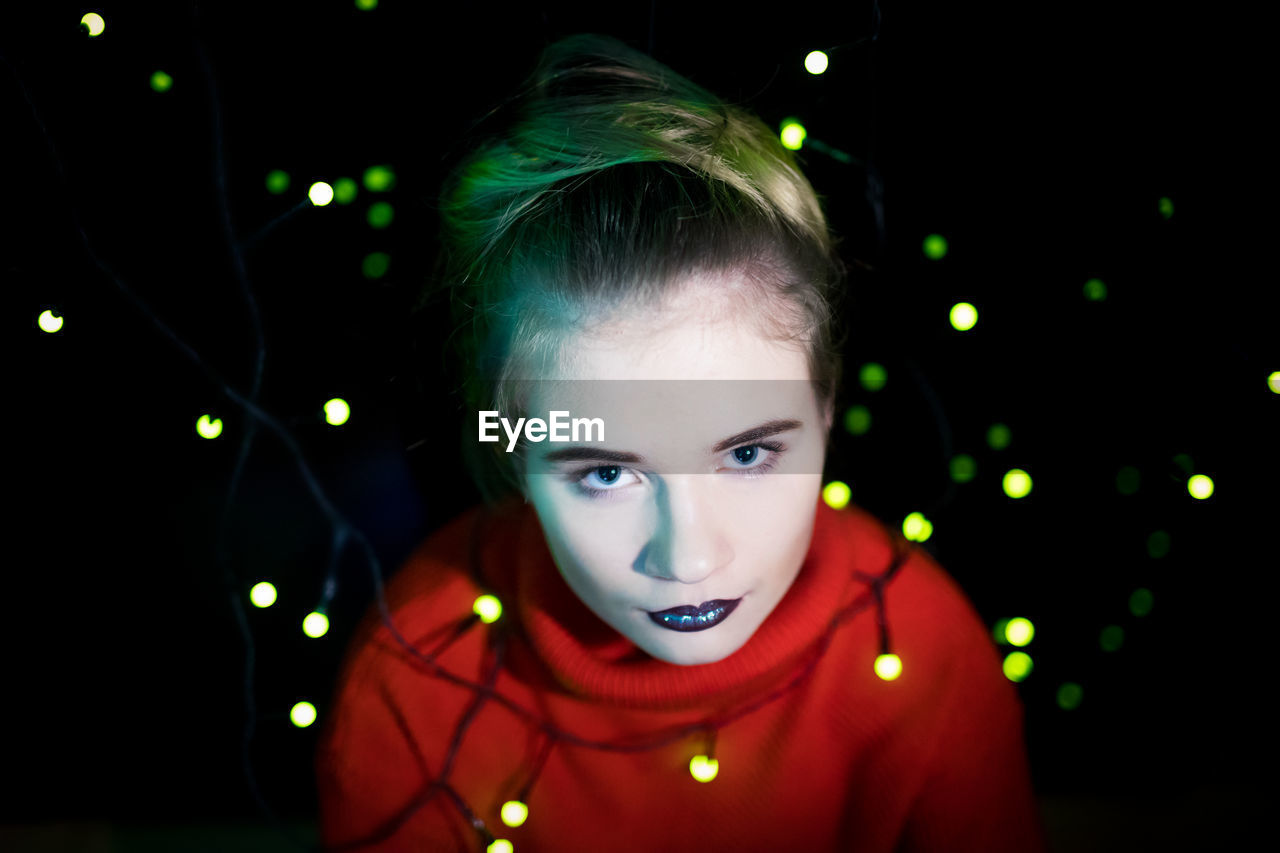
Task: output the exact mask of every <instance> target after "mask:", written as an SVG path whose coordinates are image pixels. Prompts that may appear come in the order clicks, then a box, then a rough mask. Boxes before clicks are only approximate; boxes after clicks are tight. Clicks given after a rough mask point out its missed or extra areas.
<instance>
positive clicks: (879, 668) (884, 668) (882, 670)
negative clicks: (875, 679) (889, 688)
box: [876, 654, 902, 681]
mask: <svg viewBox="0 0 1280 853" xmlns="http://www.w3.org/2000/svg"><path fill="white" fill-rule="evenodd" d="M876 675H878V676H880V677H881V678H883V679H884V680H885V681H893V680H894V679H895V678H897V677H898V676H899V675H902V658H900V657H898V656H897V655H893V654H889V655H880V656H878V657H877V658H876Z"/></svg>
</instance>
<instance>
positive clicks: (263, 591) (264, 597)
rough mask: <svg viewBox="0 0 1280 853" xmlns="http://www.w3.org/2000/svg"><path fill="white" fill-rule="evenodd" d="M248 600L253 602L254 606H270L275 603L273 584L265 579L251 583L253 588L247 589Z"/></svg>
mask: <svg viewBox="0 0 1280 853" xmlns="http://www.w3.org/2000/svg"><path fill="white" fill-rule="evenodd" d="M249 600H250V601H251V602H253V606H254V607H270V606H271V605H273V604H275V603H276V587H275V584H273V583H269V582H267V581H259V582H258V583H255V584H254V585H253V589H251V590H249Z"/></svg>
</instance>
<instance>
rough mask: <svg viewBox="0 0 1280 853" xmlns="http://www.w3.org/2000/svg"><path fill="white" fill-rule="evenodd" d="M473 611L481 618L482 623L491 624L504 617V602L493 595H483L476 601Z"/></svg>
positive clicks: (472, 606) (472, 607)
mask: <svg viewBox="0 0 1280 853" xmlns="http://www.w3.org/2000/svg"><path fill="white" fill-rule="evenodd" d="M471 609H472V610H474V611H475V612H476V615H477V616H479V617H480V621H481V622H484V623H486V624H487V623H490V622H495V621H497V619H498V617H499V616H501V615H502V602H501V601H498V599H497V598H496V597H494V596H492V595H482V596H480V597H479V598H477V599H476V601H475V604H473V605H471Z"/></svg>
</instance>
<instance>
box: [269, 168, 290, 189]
mask: <svg viewBox="0 0 1280 853" xmlns="http://www.w3.org/2000/svg"><path fill="white" fill-rule="evenodd" d="M288 189H289V173H288V172H286V171H285V170H284V169H272V170H271V171H270V172H267V192H269V193H271V194H272V195H280V194H281V193H283V192H285V191H286V190H288Z"/></svg>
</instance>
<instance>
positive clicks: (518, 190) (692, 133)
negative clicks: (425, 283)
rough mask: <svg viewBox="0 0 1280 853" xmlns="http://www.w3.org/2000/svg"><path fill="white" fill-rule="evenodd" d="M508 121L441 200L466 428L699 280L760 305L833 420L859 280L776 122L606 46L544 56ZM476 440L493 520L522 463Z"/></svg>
mask: <svg viewBox="0 0 1280 853" xmlns="http://www.w3.org/2000/svg"><path fill="white" fill-rule="evenodd" d="M504 107H505V108H507V109H506V112H505V120H503V121H501V122H500V127H499V129H497V130H493V131H490V132H487V133H486V134H484V135H483V136H481V137H480V138H479V139H478V140H477V141H475V142H472V143H469V144H468V149H467V151H466V153H465V154H464V155H463V156H462V157H461V158H460V159H459V160H458V161H457V163H456V165H455V166H454V167H453V168H452V169H451V170H450V171H449V172H448V173H447V174H446V175H445V177H444V180H443V183H442V185H441V189H440V197H439V214H440V245H439V255H438V256H437V262H436V270H435V276H434V279H435V280H434V287H435V288H437V289H438V290H445V291H447V292H448V293H449V295H450V301H451V304H452V309H453V322H454V332H453V335H452V343H453V352H452V353H451V354H452V355H453V357H454V358H455V359H456V363H455V367H454V369H455V370H457V371H458V373H459V375H460V377H461V389H460V390H461V392H462V397H463V412H464V415H465V414H467V413H472V412H476V411H479V410H497V411H500V412H503V413H504V414H505V413H507V412H512V411H516V410H517V409H518V407H519V401H518V400H514V399H513V398H512V388H513V387H514V386H515V381H516V380H517V379H520V378H537V377H538V376H539V375H541V374H542V373H544V372H545V371H547V370H554V369H556V367H557V366H560V367H563V366H564V365H565V364H566V358H567V355H566V350H565V348H564V347H563V346H562V344H563V342H564V341H566V340H567V339H568V337H569V336H570V335H572V334H574V333H581V332H583V331H585V330H587V329H589V328H590V325H591V324H593V323H598V322H600V321H601V320H604V319H607V318H608V317H609V316H610V315H612V314H614V313H615V312H617V311H619V310H623V309H644V308H654V307H658V306H660V305H661V304H662V301H663V297H667V296H671V295H673V291H674V288H675V287H677V286H678V285H680V284H681V283H687V282H690V281H692V280H695V279H696V280H699V281H703V282H709V283H710V284H711V285H712V286H714V287H717V288H719V287H724V288H725V289H726V291H725V292H726V293H729V292H730V291H731V290H734V291H735V295H736V296H737V297H738V300H737V301H738V302H739V304H741V303H745V304H748V305H753V306H758V310H757V311H754V312H753V318H752V319H754V320H755V321H756V322H757V323H758V324H759V325H760V328H761V329H762V330H763V331H765V333H766V334H768V335H769V336H770V337H772V338H773V339H775V340H780V341H790V342H794V343H795V344H796V345H797V346H799V347H802V348H803V349H804V351H805V352H806V354H807V359H808V365H809V373H810V379H811V382H812V383H813V388H814V393H815V396H816V399H817V400H818V401H819V404H820V406H831V405H832V404H833V402H834V398H835V395H836V392H837V390H838V387H839V383H840V379H841V360H840V353H839V348H840V345H841V344H842V340H841V339H840V334H839V332H838V326H839V325H840V323H839V320H840V312H839V310H838V306H837V303H838V302H839V299H840V296H841V295H842V292H843V283H844V277H845V273H846V267H845V266H844V264H843V263H842V262H841V260H840V257H839V255H838V254H837V252H836V248H835V242H836V241H835V239H834V238H833V235H832V234H831V232H830V229H829V228H828V225H827V221H826V217H825V216H824V214H823V211H822V207H821V204H820V202H819V199H818V196H817V195H816V194H815V192H814V190H813V188H812V186H810V184H809V182H808V180H807V179H806V178H805V177H804V175H803V174H802V173H801V171H800V169H799V167H798V166H797V165H796V161H795V158H794V156H793V155H792V153H791V152H790V151H788V150H787V149H786V148H784V147H783V146H782V144H781V142H780V140H779V138H778V135H777V134H776V133H774V132H773V131H771V130H770V129H769V127H768V126H766V125H765V124H764V122H763V121H761V120H760V119H759V118H758V117H756V116H755V115H754V114H752V113H751V112H749V111H748V110H747V109H744V108H741V107H738V106H736V105H731V104H729V103H726V102H724V101H722V100H720V99H719V98H717V97H715V96H714V95H712V94H711V93H710V92H708V91H706V90H704V89H703V88H701V87H700V86H698V85H696V84H694V83H693V82H691V81H689V80H687V79H685V78H684V77H681V76H680V75H678V74H676V73H674V72H673V71H672V70H671V69H669V68H667V67H666V66H665V65H663V64H662V63H660V62H658V61H657V60H655V59H653V58H652V57H650V56H648V55H646V54H644V53H642V52H641V51H638V50H636V49H633V48H631V47H629V46H628V45H626V44H625V43H623V42H621V41H619V40H617V39H615V38H612V37H610V36H603V35H595V34H580V35H573V36H569V37H567V38H564V39H561V40H559V41H557V42H555V43H553V44H550V45H548V46H547V47H546V48H544V50H543V51H542V54H541V55H540V57H539V59H538V61H537V63H536V66H535V68H534V71H533V73H532V74H531V75H530V76H529V77H528V79H527V80H526V81H525V83H524V84H523V86H522V87H521V88H520V89H518V90H517V92H516V94H515V96H514V97H513V98H511V99H509V100H508V101H507V102H506V103H505V104H504V105H503V106H501V107H499V108H497V109H496V110H495V111H493V112H491V113H490V116H493V115H494V113H495V112H497V113H501V112H502V110H503V108H504ZM418 307H419V308H420V307H422V302H421V301H420V302H419V306H418ZM462 433H463V450H464V455H465V458H466V459H467V463H468V468H469V470H470V471H471V473H472V475H473V477H474V479H475V481H476V484H477V486H478V487H479V490H480V493H481V495H482V497H483V498H484V500H485V501H486V502H487V503H489V504H491V505H492V504H495V503H497V502H499V501H500V500H502V499H503V498H505V497H507V496H509V495H510V494H511V493H512V492H513V491H520V490H522V484H521V482H520V475H519V473H518V470H517V468H516V460H513V459H512V457H513V456H515V455H516V454H508V453H505V452H502V451H501V450H498V449H496V448H497V445H486V446H485V449H484V450H481V449H480V448H481V445H480V444H479V442H477V441H476V440H475V424H474V423H472V422H467V421H466V420H465V418H464V423H463V430H462ZM490 450H492V451H493V452H488V451H490Z"/></svg>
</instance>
